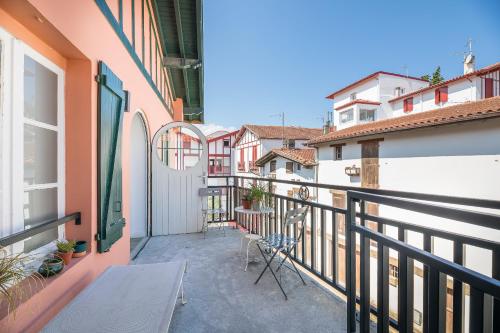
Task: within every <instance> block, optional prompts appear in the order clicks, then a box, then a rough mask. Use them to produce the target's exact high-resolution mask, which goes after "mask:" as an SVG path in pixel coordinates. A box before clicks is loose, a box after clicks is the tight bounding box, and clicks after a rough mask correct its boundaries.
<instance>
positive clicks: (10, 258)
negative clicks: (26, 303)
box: [0, 248, 43, 314]
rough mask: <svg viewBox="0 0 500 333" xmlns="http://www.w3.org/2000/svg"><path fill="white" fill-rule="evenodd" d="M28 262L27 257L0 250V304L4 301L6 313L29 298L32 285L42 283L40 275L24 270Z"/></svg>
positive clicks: (28, 258) (29, 258)
mask: <svg viewBox="0 0 500 333" xmlns="http://www.w3.org/2000/svg"><path fill="white" fill-rule="evenodd" d="M30 260H32V258H31V257H30V256H28V255H24V254H8V253H7V251H6V250H5V249H3V248H0V303H2V302H3V301H4V300H5V302H6V304H7V311H8V312H10V311H11V310H14V311H15V309H16V307H17V306H18V305H19V304H20V303H21V302H22V301H23V300H24V299H26V298H27V297H28V296H29V295H28V293H30V292H31V290H32V288H31V286H32V283H38V282H40V283H43V281H42V278H41V277H40V275H38V274H37V273H33V272H32V271H30V270H29V269H26V267H25V262H26V261H30ZM14 314H15V313H14Z"/></svg>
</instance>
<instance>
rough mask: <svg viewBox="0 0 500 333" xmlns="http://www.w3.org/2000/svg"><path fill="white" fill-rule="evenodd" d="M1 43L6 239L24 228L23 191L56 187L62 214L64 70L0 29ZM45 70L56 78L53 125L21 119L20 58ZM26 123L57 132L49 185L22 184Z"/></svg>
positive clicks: (19, 248) (0, 231)
mask: <svg viewBox="0 0 500 333" xmlns="http://www.w3.org/2000/svg"><path fill="white" fill-rule="evenodd" d="M0 40H1V42H2V56H1V57H2V60H3V61H2V63H1V64H0V65H1V66H2V71H1V73H2V76H3V77H1V78H0V80H1V84H2V96H1V104H0V109H1V114H2V121H1V122H2V124H1V126H2V137H1V139H2V141H1V142H2V146H1V149H2V154H6V155H7V156H9V157H10V158H2V169H1V170H2V182H1V184H0V185H1V186H2V193H5V194H8V195H3V196H1V197H0V199H1V204H2V217H1V220H0V235H2V236H7V235H10V234H13V233H15V232H19V231H22V230H24V229H25V225H24V211H23V209H24V207H23V206H24V204H23V201H24V192H25V191H29V190H38V189H48V188H55V187H57V189H58V191H57V210H58V211H57V213H58V218H61V217H63V216H64V215H65V141H64V140H65V135H64V129H65V125H64V70H63V69H61V68H60V67H58V66H57V65H55V64H54V63H52V62H51V61H50V60H48V59H47V58H46V57H44V56H43V55H41V54H40V53H38V52H37V51H35V50H34V49H32V48H31V47H30V46H28V45H27V44H25V43H23V42H22V41H21V40H18V39H16V38H14V37H13V36H12V35H11V34H9V33H8V32H7V31H5V30H4V29H2V28H0ZM25 55H26V56H29V57H30V58H32V59H33V60H34V61H36V62H38V63H39V64H41V65H43V66H44V67H46V68H47V69H48V70H50V71H52V72H53V73H54V74H56V75H57V126H54V125H50V124H46V123H43V122H40V121H36V120H33V119H29V118H25V117H24V56H25ZM25 124H29V125H32V126H35V127H39V128H45V129H48V130H52V131H55V132H57V159H58V161H57V182H55V183H50V184H35V185H25V184H24V125H25ZM64 230H65V228H64V225H61V226H59V227H58V238H60V239H61V238H64ZM52 249H53V244H47V245H46V246H42V247H41V248H39V249H37V250H35V251H36V253H37V254H40V255H45V254H47V253H48V252H50V251H51V250H52ZM11 251H13V252H16V253H18V252H24V242H18V243H16V244H14V245H13V247H12V248H11Z"/></svg>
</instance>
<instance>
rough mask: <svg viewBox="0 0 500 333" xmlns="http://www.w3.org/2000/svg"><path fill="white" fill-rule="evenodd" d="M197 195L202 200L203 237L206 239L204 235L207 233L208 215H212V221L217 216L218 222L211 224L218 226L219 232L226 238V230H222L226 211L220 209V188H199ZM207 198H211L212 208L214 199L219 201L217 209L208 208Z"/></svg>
mask: <svg viewBox="0 0 500 333" xmlns="http://www.w3.org/2000/svg"><path fill="white" fill-rule="evenodd" d="M198 194H199V195H200V197H201V198H202V203H201V206H202V214H203V227H202V232H203V237H206V233H207V232H208V215H212V219H214V216H215V215H219V220H218V221H213V222H214V223H217V224H218V225H219V230H220V229H222V232H223V233H224V236H226V230H225V229H224V216H225V215H226V210H225V209H224V208H222V188H200V190H199V192H198ZM209 197H212V207H214V200H215V198H218V199H219V207H218V208H215V207H214V208H209V207H208V198H209Z"/></svg>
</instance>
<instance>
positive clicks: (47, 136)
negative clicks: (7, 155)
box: [24, 125, 57, 185]
mask: <svg viewBox="0 0 500 333" xmlns="http://www.w3.org/2000/svg"><path fill="white" fill-rule="evenodd" d="M56 182H57V132H54V131H51V130H47V129H45V128H40V127H36V126H32V125H24V184H25V185H32V184H46V183H56Z"/></svg>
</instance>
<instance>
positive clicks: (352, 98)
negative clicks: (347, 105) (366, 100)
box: [350, 93, 357, 101]
mask: <svg viewBox="0 0 500 333" xmlns="http://www.w3.org/2000/svg"><path fill="white" fill-rule="evenodd" d="M350 98H351V101H354V100H356V98H357V95H356V93H352V94H351V96H350Z"/></svg>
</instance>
